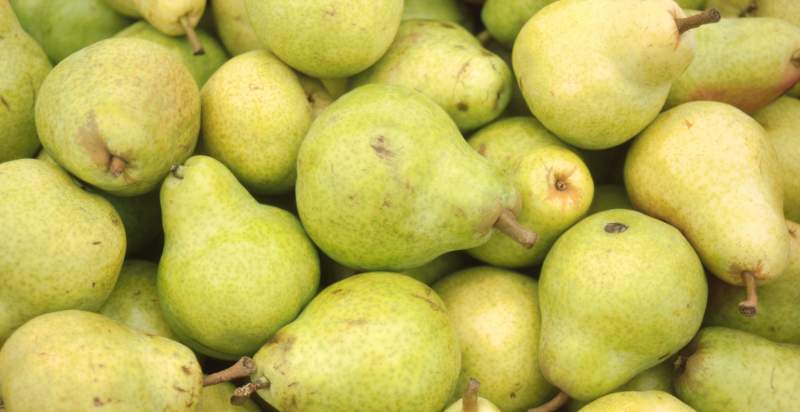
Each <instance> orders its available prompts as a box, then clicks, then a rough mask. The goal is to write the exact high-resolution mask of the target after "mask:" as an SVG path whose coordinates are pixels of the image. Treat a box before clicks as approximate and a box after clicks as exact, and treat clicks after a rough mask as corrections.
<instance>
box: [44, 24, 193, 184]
mask: <svg viewBox="0 0 800 412" xmlns="http://www.w3.org/2000/svg"><path fill="white" fill-rule="evenodd" d="M36 128H37V130H38V131H39V137H40V138H41V141H42V145H44V147H45V149H46V150H47V153H48V154H49V155H50V156H52V157H53V158H54V159H55V160H56V162H58V163H59V164H60V165H61V166H63V167H64V168H65V169H67V170H68V171H69V172H70V173H72V174H74V175H75V176H77V177H78V178H80V179H81V180H83V181H85V182H87V183H89V184H91V185H93V186H96V187H98V188H100V189H102V190H104V191H106V192H109V193H112V194H115V195H119V196H134V195H139V194H143V193H147V192H149V191H151V190H153V189H154V188H155V187H156V186H158V184H160V183H161V180H162V179H163V178H164V177H165V176H166V175H167V174H168V173H169V168H170V167H171V166H172V165H173V164H176V163H180V162H182V161H184V160H185V159H186V158H188V157H189V156H190V155H191V153H192V152H193V151H194V147H195V143H196V141H197V135H198V131H199V128H200V93H199V92H198V90H197V84H195V82H194V80H193V79H192V76H191V74H190V73H189V71H188V69H186V67H185V66H184V65H183V64H181V63H180V61H179V60H178V59H177V58H175V57H174V56H173V55H172V53H170V51H169V50H167V49H165V48H164V47H162V46H159V45H157V44H155V43H153V42H150V41H147V40H142V39H134V38H111V39H106V40H102V41H100V42H98V43H95V44H93V45H91V46H89V47H87V48H85V49H82V50H80V51H78V52H76V53H74V54H72V55H71V56H69V57H68V58H66V59H64V60H63V61H62V62H61V63H60V64H59V65H58V66H56V68H55V69H53V71H52V73H51V74H50V75H49V76H47V79H45V81H44V83H42V88H41V90H40V91H39V97H38V99H37V101H36Z"/></svg>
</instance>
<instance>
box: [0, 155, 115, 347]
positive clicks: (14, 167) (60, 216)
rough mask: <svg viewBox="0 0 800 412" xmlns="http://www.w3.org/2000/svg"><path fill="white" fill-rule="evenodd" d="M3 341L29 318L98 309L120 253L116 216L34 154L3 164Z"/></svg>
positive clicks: (100, 200)
mask: <svg viewBox="0 0 800 412" xmlns="http://www.w3.org/2000/svg"><path fill="white" fill-rule="evenodd" d="M0 193H3V196H2V198H1V199H0V231H2V233H3V241H2V242H0V274H2V275H0V283H2V284H3V287H2V288H0V345H2V342H3V341H4V340H5V339H6V338H8V336H9V335H10V334H11V332H12V331H13V330H14V329H16V328H17V327H18V326H20V325H21V324H23V323H24V322H25V321H27V320H28V319H30V318H32V317H34V316H37V315H39V314H42V313H46V312H53V311H57V310H63V309H85V310H97V309H99V308H100V306H101V305H102V304H103V302H104V301H105V300H106V298H107V297H108V295H109V294H110V293H111V290H112V289H113V288H114V283H115V282H116V281H117V275H118V274H119V271H120V267H121V266H122V260H123V258H124V257H125V231H124V229H123V227H122V222H121V221H120V218H119V215H117V212H116V211H114V208H113V207H111V205H110V204H109V203H108V202H107V201H106V200H105V199H103V198H102V197H100V196H98V195H94V194H90V193H87V192H85V191H83V190H82V189H80V188H79V187H78V186H76V185H74V184H73V183H72V181H71V180H70V178H69V176H68V175H67V174H66V173H64V172H63V171H61V170H60V169H59V168H57V167H55V166H53V165H51V164H49V163H47V162H44V161H41V160H36V159H19V160H14V161H10V162H5V163H2V164H0Z"/></svg>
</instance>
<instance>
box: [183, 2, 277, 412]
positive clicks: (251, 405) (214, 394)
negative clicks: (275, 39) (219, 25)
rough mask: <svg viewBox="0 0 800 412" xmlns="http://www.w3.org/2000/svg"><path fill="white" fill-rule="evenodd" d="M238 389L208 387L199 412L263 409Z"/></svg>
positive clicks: (223, 385)
mask: <svg viewBox="0 0 800 412" xmlns="http://www.w3.org/2000/svg"><path fill="white" fill-rule="evenodd" d="M225 2H226V1H224V0H223V1H215V2H214V3H212V4H217V3H225ZM235 389H236V387H235V386H233V384H231V383H229V382H222V383H218V384H216V385H211V386H206V387H204V388H203V392H202V393H201V394H200V404H199V405H197V411H198V412H245V411H249V412H260V411H261V409H260V408H259V407H258V405H256V403H255V402H253V401H252V400H250V399H246V400H245V401H244V404H242V405H234V404H232V403H231V397H232V396H233V391H234V390H235Z"/></svg>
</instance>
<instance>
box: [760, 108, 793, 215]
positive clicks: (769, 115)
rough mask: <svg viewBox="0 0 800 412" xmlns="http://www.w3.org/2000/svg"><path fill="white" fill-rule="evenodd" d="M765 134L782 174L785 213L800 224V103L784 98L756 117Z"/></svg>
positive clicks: (762, 110) (764, 109)
mask: <svg viewBox="0 0 800 412" xmlns="http://www.w3.org/2000/svg"><path fill="white" fill-rule="evenodd" d="M753 118H754V119H756V121H757V122H758V123H760V124H761V126H763V127H764V130H766V132H767V137H768V138H769V142H770V143H771V144H772V147H774V148H775V153H776V154H777V155H778V163H780V167H781V170H782V173H781V177H782V178H783V179H782V181H783V212H784V214H785V215H786V218H787V219H789V220H794V221H800V179H798V176H800V100H798V99H795V98H792V97H788V96H783V97H780V98H778V100H775V101H774V102H773V103H771V104H770V105H768V106H767V107H765V108H763V109H761V110H760V111H758V112H757V113H756V114H754V115H753Z"/></svg>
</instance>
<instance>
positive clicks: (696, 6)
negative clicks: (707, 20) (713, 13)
mask: <svg viewBox="0 0 800 412" xmlns="http://www.w3.org/2000/svg"><path fill="white" fill-rule="evenodd" d="M675 3H677V4H678V5H679V6H681V8H682V9H684V10H687V9H688V10H703V8H704V7H705V5H706V0H675Z"/></svg>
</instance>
